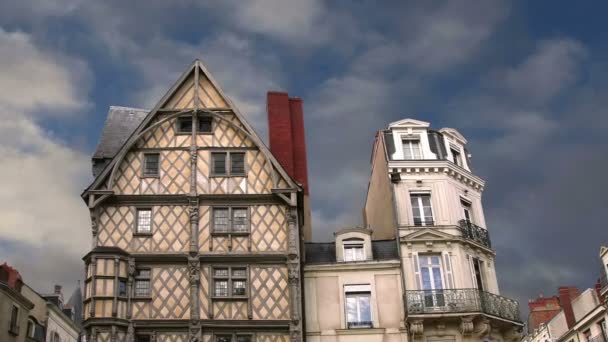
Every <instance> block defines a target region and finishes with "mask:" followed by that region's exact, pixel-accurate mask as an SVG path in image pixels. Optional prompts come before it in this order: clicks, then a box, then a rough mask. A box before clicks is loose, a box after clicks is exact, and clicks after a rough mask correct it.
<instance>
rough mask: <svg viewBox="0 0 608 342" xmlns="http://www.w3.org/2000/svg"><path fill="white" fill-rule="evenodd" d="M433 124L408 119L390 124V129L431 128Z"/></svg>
mask: <svg viewBox="0 0 608 342" xmlns="http://www.w3.org/2000/svg"><path fill="white" fill-rule="evenodd" d="M430 126H431V124H430V123H428V122H426V121H420V120H416V119H411V118H406V119H402V120H399V121H395V122H391V123H390V124H388V127H389V128H392V127H430Z"/></svg>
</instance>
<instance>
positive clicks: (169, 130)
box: [137, 115, 192, 148]
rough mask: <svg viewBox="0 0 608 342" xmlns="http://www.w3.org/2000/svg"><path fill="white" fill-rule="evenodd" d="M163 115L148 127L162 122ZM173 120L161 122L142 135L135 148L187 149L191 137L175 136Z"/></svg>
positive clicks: (185, 135)
mask: <svg viewBox="0 0 608 342" xmlns="http://www.w3.org/2000/svg"><path fill="white" fill-rule="evenodd" d="M165 117H166V116H165V115H158V116H157V117H156V118H155V119H154V120H152V121H151V122H150V124H149V126H152V125H154V124H156V123H157V122H159V121H160V120H163V119H164V118H165ZM176 133H177V132H176V130H175V119H170V120H167V121H165V122H163V123H162V124H161V125H160V126H158V127H156V128H155V129H153V130H152V131H150V132H148V133H146V134H144V136H143V137H142V138H141V139H140V140H139V141H138V143H137V146H138V147H140V148H164V147H188V146H190V142H191V141H192V137H191V136H190V135H188V134H176Z"/></svg>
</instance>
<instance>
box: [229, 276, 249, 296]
mask: <svg viewBox="0 0 608 342" xmlns="http://www.w3.org/2000/svg"><path fill="white" fill-rule="evenodd" d="M245 286H246V282H245V281H244V280H233V281H232V295H233V296H244V295H245Z"/></svg>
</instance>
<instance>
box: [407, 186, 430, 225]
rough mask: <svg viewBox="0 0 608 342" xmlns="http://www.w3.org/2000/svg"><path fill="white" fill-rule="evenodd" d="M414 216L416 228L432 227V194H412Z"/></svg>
mask: <svg viewBox="0 0 608 342" xmlns="http://www.w3.org/2000/svg"><path fill="white" fill-rule="evenodd" d="M410 200H411V204H412V216H413V217H414V225H415V226H432V225H433V209H432V207H431V194H416V193H414V194H410Z"/></svg>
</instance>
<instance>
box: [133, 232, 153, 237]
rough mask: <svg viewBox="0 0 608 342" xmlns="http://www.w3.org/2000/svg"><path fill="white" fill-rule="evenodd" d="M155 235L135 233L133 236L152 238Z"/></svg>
mask: <svg viewBox="0 0 608 342" xmlns="http://www.w3.org/2000/svg"><path fill="white" fill-rule="evenodd" d="M152 235H153V234H152V233H133V236H138V237H151V236H152Z"/></svg>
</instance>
